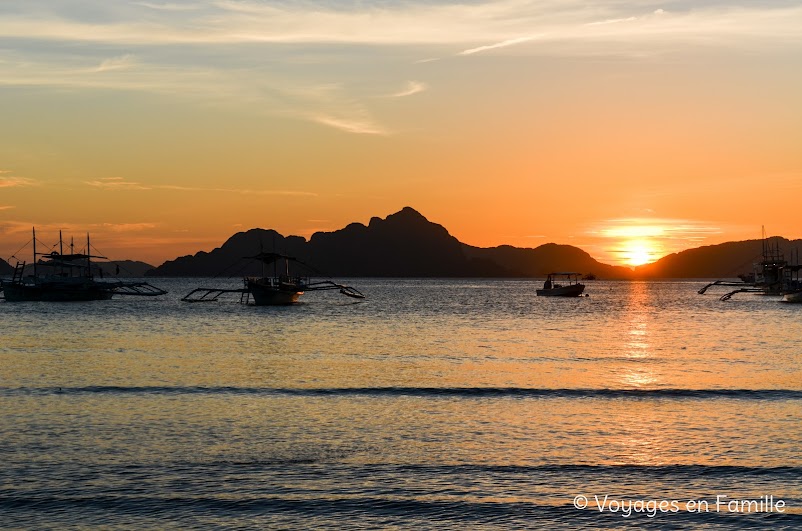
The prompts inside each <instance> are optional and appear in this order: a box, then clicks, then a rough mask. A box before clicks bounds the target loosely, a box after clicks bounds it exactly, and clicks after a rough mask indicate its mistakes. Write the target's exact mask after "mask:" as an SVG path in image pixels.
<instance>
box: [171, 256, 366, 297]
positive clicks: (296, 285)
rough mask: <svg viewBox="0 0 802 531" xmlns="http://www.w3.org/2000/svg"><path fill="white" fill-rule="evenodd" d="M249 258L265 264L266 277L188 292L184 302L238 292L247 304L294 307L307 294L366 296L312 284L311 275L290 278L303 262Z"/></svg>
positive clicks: (339, 286) (325, 283)
mask: <svg viewBox="0 0 802 531" xmlns="http://www.w3.org/2000/svg"><path fill="white" fill-rule="evenodd" d="M245 258H246V259H250V260H258V261H260V262H262V268H263V275H262V276H259V277H245V278H244V279H243V287H242V288H238V289H227V288H195V289H193V290H192V291H190V292H189V293H187V294H186V295H185V296H184V297H183V298H182V299H181V300H182V301H184V302H208V301H216V300H217V299H218V298H219V297H220V296H221V295H223V294H224V293H239V294H240V302H242V303H244V304H247V303H249V302H250V300H251V298H252V299H253V304H254V305H255V306H283V305H289V304H294V303H296V302H298V299H299V298H300V297H301V295H303V294H304V293H305V292H307V291H326V290H339V292H340V293H342V294H343V295H345V296H347V297H352V298H355V299H364V298H365V296H364V295H363V294H362V293H361V292H360V291H359V290H357V289H356V288H353V287H351V286H346V285H344V284H338V283H337V282H334V281H332V280H316V281H313V280H312V279H311V278H310V277H308V276H301V275H297V274H296V275H291V274H290V272H291V271H290V264H291V263H293V264H295V265H296V266H300V267H305V268H307V269H311V268H309V266H306V264H304V263H303V262H301V261H300V260H298V259H296V258H294V257H291V256H286V255H283V254H279V253H272V252H270V253H269V252H261V253H259V254H257V255H254V256H247V257H245ZM279 262H283V266H284V267H283V272H282V273H281V274H279V273H278V264H279ZM267 266H272V267H273V275H272V276H267V275H265V274H264V269H265V268H266V267H267Z"/></svg>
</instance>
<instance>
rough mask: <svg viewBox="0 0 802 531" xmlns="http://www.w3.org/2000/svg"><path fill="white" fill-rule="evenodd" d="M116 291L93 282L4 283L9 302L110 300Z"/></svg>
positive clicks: (4, 293)
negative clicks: (74, 283)
mask: <svg viewBox="0 0 802 531" xmlns="http://www.w3.org/2000/svg"><path fill="white" fill-rule="evenodd" d="M113 295H114V293H113V292H112V291H110V290H108V289H106V288H105V287H104V286H97V285H91V284H77V285H73V284H65V285H58V284H55V285H35V284H34V285H27V284H11V283H9V284H3V296H4V298H5V299H6V301H7V302H31V301H44V302H85V301H103V300H109V299H111V297H112V296H113Z"/></svg>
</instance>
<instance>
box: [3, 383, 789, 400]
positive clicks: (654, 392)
mask: <svg viewBox="0 0 802 531" xmlns="http://www.w3.org/2000/svg"><path fill="white" fill-rule="evenodd" d="M0 394H2V395H19V394H70V395H72V394H156V395H191V394H206V395H217V394H222V395H225V394H235V395H283V396H305V397H309V396H321V397H326V396H332V397H337V396H375V397H382V396H390V397H393V396H414V397H421V398H437V397H456V398H606V399H738V400H802V390H790V389H532V388H523V387H338V388H272V387H203V386H188V387H168V386H152V387H125V386H86V387H64V388H62V387H22V388H0Z"/></svg>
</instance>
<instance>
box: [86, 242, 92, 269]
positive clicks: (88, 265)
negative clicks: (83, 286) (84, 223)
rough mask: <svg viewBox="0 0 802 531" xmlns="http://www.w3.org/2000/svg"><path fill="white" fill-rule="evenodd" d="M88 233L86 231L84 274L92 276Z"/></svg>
mask: <svg viewBox="0 0 802 531" xmlns="http://www.w3.org/2000/svg"><path fill="white" fill-rule="evenodd" d="M90 254H91V253H90V252H89V233H88V232H87V233H86V276H88V277H90V278H91V277H92V257H91V256H89V255H90Z"/></svg>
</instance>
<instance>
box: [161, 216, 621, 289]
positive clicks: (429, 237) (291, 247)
mask: <svg viewBox="0 0 802 531" xmlns="http://www.w3.org/2000/svg"><path fill="white" fill-rule="evenodd" d="M260 251H271V252H280V253H283V254H288V255H290V256H293V257H296V258H297V259H299V260H301V261H303V262H306V263H308V264H311V265H313V266H314V267H315V268H316V269H318V270H320V271H321V272H323V273H324V274H326V275H329V276H332V277H433V278H438V277H439V278H443V277H539V276H545V275H546V274H547V273H550V272H552V271H555V270H561V271H564V270H569V271H581V272H591V271H592V272H593V273H595V274H596V275H597V276H599V277H601V278H628V277H631V276H632V271H631V270H630V269H628V268H624V267H617V266H610V265H606V264H602V263H600V262H597V261H596V260H594V259H593V258H592V257H591V256H590V255H589V254H588V253H586V252H585V251H583V250H581V249H578V248H576V247H572V246H570V245H557V244H553V243H552V244H546V245H542V246H540V247H538V248H536V249H517V248H514V247H509V246H502V247H495V248H491V249H482V248H478V247H472V246H469V245H465V244H463V243H461V242H460V241H459V240H457V239H456V238H455V237H454V236H452V235H451V234H449V232H448V230H446V228H445V227H443V226H442V225H438V224H437V223H433V222H431V221H429V220H427V219H426V218H425V217H424V216H423V215H422V214H420V213H419V212H418V211H416V210H414V209H413V208H410V207H405V208H403V209H402V210H401V211H399V212H396V213H395V214H391V215H389V216H387V217H386V218H385V219H381V218H378V217H374V218H371V220H370V222H369V223H368V224H367V225H363V224H361V223H351V224H349V225H348V226H346V227H344V228H342V229H340V230H336V231H333V232H317V233H315V234H313V235H312V237H311V238H310V239H309V241H307V240H306V239H305V238H301V237H299V236H287V237H285V236H282V235H281V234H279V233H278V232H276V231H274V230H265V229H251V230H249V231H247V232H239V233H237V234H235V235H233V236H231V237H230V238H229V239H228V240H227V241H226V242H225V243H224V244H223V245H222V246H221V247H219V248H217V249H214V250H213V251H211V252H208V253H207V252H203V251H201V252H198V253H196V254H195V255H193V256H182V257H180V258H176V259H175V260H170V261H167V262H165V263H164V264H162V265H161V266H159V267H157V268H155V269H154V270H153V271H151V272H149V273H148V275H149V276H172V277H182V276H183V277H197V276H204V277H211V276H217V275H218V274H220V273H221V272H222V271H224V270H226V269H227V268H230V266H231V264H232V263H234V262H235V261H237V260H240V259H241V258H242V257H243V256H249V255H253V254H255V253H258V252H260ZM260 269H261V265H260V264H256V263H254V264H248V265H246V267H245V269H244V270H243V271H241V274H242V275H258V274H260Z"/></svg>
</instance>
